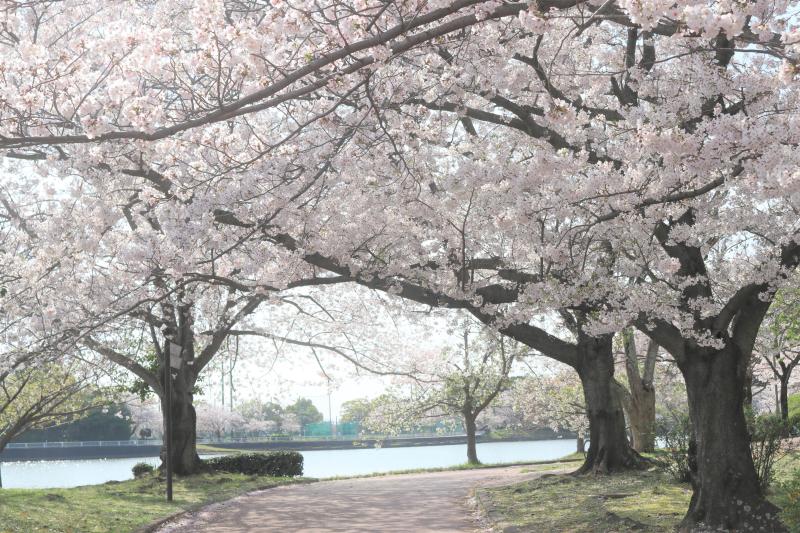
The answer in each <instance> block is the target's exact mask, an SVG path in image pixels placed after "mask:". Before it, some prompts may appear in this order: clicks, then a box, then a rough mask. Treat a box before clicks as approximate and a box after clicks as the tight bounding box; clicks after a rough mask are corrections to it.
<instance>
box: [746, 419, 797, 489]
mask: <svg viewBox="0 0 800 533" xmlns="http://www.w3.org/2000/svg"><path fill="white" fill-rule="evenodd" d="M748 424H749V426H750V454H751V455H752V456H753V465H754V466H755V467H756V474H758V484H759V485H760V486H761V489H762V490H765V489H766V488H767V487H769V486H770V484H771V483H772V478H773V476H774V471H775V461H777V460H778V458H780V456H781V455H782V453H783V452H782V451H781V439H782V437H783V436H784V435H786V431H787V428H786V423H785V422H784V421H783V420H782V419H781V417H780V416H778V415H773V414H768V415H759V416H755V417H753V416H751V417H749V419H748Z"/></svg>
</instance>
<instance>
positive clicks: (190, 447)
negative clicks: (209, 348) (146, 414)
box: [161, 367, 202, 476]
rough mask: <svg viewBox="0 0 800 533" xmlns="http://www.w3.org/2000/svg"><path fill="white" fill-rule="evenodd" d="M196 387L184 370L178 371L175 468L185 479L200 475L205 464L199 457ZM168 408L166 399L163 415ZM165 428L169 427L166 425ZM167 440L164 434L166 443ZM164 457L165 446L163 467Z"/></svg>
mask: <svg viewBox="0 0 800 533" xmlns="http://www.w3.org/2000/svg"><path fill="white" fill-rule="evenodd" d="M193 386H194V380H193V379H192V376H191V375H189V372H188V371H187V370H186V368H185V367H184V368H183V369H182V370H181V371H180V372H178V376H177V377H176V378H175V379H174V380H173V386H172V469H173V472H174V473H175V474H178V475H183V476H185V475H189V474H194V473H197V471H198V469H199V468H200V467H201V465H202V462H201V461H200V456H198V455H197V415H196V414H195V410H194V395H193V394H192V388H193ZM165 407H166V399H165V398H161V412H162V413H166V408H165ZM164 416H166V415H164ZM165 422H166V420H165ZM164 427H165V428H166V424H164ZM166 438H167V436H166V434H165V435H164V442H165V443H166ZM165 458H166V446H164V447H162V450H161V461H162V466H164V461H165Z"/></svg>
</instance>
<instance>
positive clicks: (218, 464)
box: [205, 452, 303, 477]
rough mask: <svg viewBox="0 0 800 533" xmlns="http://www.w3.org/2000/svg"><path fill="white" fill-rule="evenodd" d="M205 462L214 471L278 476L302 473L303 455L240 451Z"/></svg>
mask: <svg viewBox="0 0 800 533" xmlns="http://www.w3.org/2000/svg"><path fill="white" fill-rule="evenodd" d="M205 464H206V465H207V466H208V467H209V468H211V469H212V470H214V471H216V472H231V473H238V474H247V475H259V476H278V477H284V476H301V475H303V456H302V455H301V454H300V453H298V452H270V453H241V454H235V455H226V456H224V457H214V458H213V459H208V460H206V461H205Z"/></svg>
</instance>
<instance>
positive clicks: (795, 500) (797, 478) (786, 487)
mask: <svg viewBox="0 0 800 533" xmlns="http://www.w3.org/2000/svg"><path fill="white" fill-rule="evenodd" d="M775 493H776V495H777V501H776V502H775V503H777V504H778V506H779V507H781V508H783V515H782V518H783V521H784V522H786V525H787V526H789V529H790V530H791V531H800V469H797V470H795V471H794V472H793V473H792V475H791V477H790V478H789V479H788V480H787V481H784V482H783V483H781V484H780V485H779V486H778V490H776V491H775Z"/></svg>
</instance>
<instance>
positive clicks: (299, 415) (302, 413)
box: [283, 398, 323, 428]
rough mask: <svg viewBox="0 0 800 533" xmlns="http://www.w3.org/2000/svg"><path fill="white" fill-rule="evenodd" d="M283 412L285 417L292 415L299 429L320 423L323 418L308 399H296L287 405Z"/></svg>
mask: <svg viewBox="0 0 800 533" xmlns="http://www.w3.org/2000/svg"><path fill="white" fill-rule="evenodd" d="M283 411H284V413H285V414H286V415H294V417H295V419H296V420H297V423H298V424H300V427H301V428H305V427H306V425H308V424H315V423H317V422H322V418H323V417H322V413H320V412H319V409H317V407H316V406H315V405H314V402H312V401H311V400H309V399H308V398H298V399H297V400H295V401H294V403H293V404H291V405H287V406H286V407H285V408H284V409H283Z"/></svg>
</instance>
